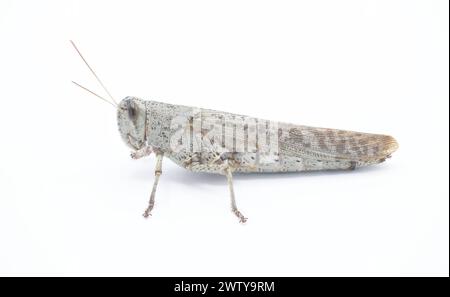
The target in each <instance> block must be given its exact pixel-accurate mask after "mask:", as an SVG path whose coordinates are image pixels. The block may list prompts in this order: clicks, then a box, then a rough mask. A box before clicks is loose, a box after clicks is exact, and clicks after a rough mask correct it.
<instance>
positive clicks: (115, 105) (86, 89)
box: [72, 81, 117, 108]
mask: <svg viewBox="0 0 450 297" xmlns="http://www.w3.org/2000/svg"><path fill="white" fill-rule="evenodd" d="M72 82H73V83H74V84H75V85H77V86H79V87H80V88H82V89H83V90H85V91H88V92H89V93H91V94H92V95H94V96H97V97H98V98H100V99H102V100H103V101H105V102H108V103H109V104H111V105H112V106H114V107H115V108H116V107H117V104H113V103H112V102H110V101H109V100H106V99H105V98H103V97H102V96H100V95H98V94H96V93H94V92H92V91H91V90H89V89H88V88H86V87H83V86H82V85H80V84H79V83H77V82H74V81H72Z"/></svg>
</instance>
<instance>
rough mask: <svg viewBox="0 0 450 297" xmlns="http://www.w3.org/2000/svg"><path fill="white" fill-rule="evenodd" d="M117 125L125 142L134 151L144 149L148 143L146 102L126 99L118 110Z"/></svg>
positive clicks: (137, 99)
mask: <svg viewBox="0 0 450 297" xmlns="http://www.w3.org/2000/svg"><path fill="white" fill-rule="evenodd" d="M117 123H118V125H119V132H120V135H121V136H122V139H123V141H124V142H125V143H126V144H127V145H128V146H129V147H131V148H132V149H134V150H138V149H140V148H142V147H143V146H144V145H145V144H146V141H147V135H146V123H147V109H146V107H145V102H144V100H141V99H139V98H136V97H125V98H124V99H122V101H121V102H120V103H119V106H118V108H117Z"/></svg>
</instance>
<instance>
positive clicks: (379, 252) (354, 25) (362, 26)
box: [0, 0, 449, 276]
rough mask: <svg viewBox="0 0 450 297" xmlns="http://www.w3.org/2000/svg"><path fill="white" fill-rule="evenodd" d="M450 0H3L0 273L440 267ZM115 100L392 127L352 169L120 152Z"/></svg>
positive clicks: (445, 220) (345, 271)
mask: <svg viewBox="0 0 450 297" xmlns="http://www.w3.org/2000/svg"><path fill="white" fill-rule="evenodd" d="M448 22H449V15H448V1H444V0H442V1H409V0H408V1H359V0H358V1H279V0H277V1H242V0H239V1H206V0H205V1H130V0H127V1H85V2H82V1H12V0H6V1H5V0H1V1H0V104H1V105H0V106H1V109H0V110H1V116H0V129H1V130H0V137H1V146H0V151H1V154H0V162H1V163H0V241H1V242H0V274H1V275H148V276H170V275H178V276H188V275H189V276H196V275H211V276H220V275H235V276H250V275H256V276H271V275H277V276H291V275H295V276H315V275H318V276H330V275H339V276H342V275H357V276H369V275H371V276H373V275H375V276H419V275H426V276H431V275H434V276H436V275H437V276H445V275H447V276H448V273H449V203H448V201H449V200H448V194H449V193H448V189H449V183H448V175H449V167H448V164H449V163H448V162H449V160H448V154H449V146H448V143H449V142H448V140H449V139H448V132H449V131H448V124H449V118H448V117H449V114H448V107H449V106H448V105H449V85H448V79H449V68H448V67H449V59H448V58H449V56H448V54H449V47H448V42H449V39H448V33H449V32H448ZM69 39H74V40H75V41H76V42H77V44H78V46H79V48H80V49H81V50H82V51H83V52H84V54H85V56H86V58H87V59H88V60H89V61H90V62H91V64H92V66H93V67H94V68H95V69H96V70H97V72H98V74H99V75H100V77H101V78H102V79H103V81H104V82H105V84H106V85H107V86H109V88H110V90H111V92H112V93H113V95H114V96H115V97H116V98H118V99H120V98H123V97H125V96H127V95H135V96H139V97H142V98H144V99H155V100H161V101H165V102H168V103H176V104H184V105H192V106H199V107H205V108H212V109H218V110H224V111H230V112H234V113H241V114H247V115H252V116H256V117H261V118H268V119H273V120H280V121H286V122H293V123H297V124H304V125H312V126H321V127H330V128H342V129H350V130H357V131H363V132H374V133H383V134H390V135H393V136H395V137H396V139H397V140H398V142H399V144H400V148H399V150H398V151H397V152H396V153H395V154H394V155H393V157H392V159H389V160H388V161H387V162H385V163H383V164H381V165H378V166H375V167H372V168H367V169H362V170H356V171H354V172H325V173H304V174H303V173H300V174H278V175H277V174H275V175H251V176H237V177H236V178H235V191H236V195H237V202H238V206H239V208H240V209H241V211H242V212H243V213H244V214H245V215H246V216H248V217H249V221H248V223H247V224H246V225H244V226H242V225H240V224H239V223H238V221H237V219H236V218H235V217H234V216H233V215H232V214H231V212H230V210H229V194H228V189H227V186H226V180H225V178H224V177H223V176H209V175H207V174H193V173H190V172H188V171H186V170H184V169H182V168H178V167H176V166H175V165H174V164H172V163H171V162H170V161H169V160H166V161H165V162H164V164H163V175H162V177H161V181H160V185H159V188H158V191H157V196H156V199H157V200H156V203H157V204H156V207H155V209H154V213H153V217H152V218H150V219H148V220H145V219H143V218H142V216H141V215H142V213H143V210H144V209H145V207H146V205H147V200H148V196H149V193H150V189H151V186H152V183H153V167H154V163H155V159H154V157H153V156H152V157H151V158H146V159H142V160H138V161H134V160H131V159H130V158H129V150H128V149H127V147H126V146H125V145H124V144H123V143H122V141H121V139H120V137H119V134H118V131H117V124H116V114H115V111H114V110H113V109H112V108H111V106H108V105H107V104H105V103H104V102H102V101H100V100H98V99H97V98H95V97H93V96H91V95H89V94H88V93H86V92H84V91H83V90H81V89H79V88H77V87H75V86H74V85H72V84H71V83H70V81H71V80H76V81H78V82H80V83H82V84H84V85H86V86H87V87H89V88H91V89H93V90H95V91H97V92H99V93H101V94H104V93H103V92H102V90H101V89H100V87H99V86H98V85H97V84H96V82H95V81H94V79H93V77H92V76H91V75H90V73H89V72H88V70H87V68H86V67H85V66H84V65H83V64H82V62H81V60H80V59H79V57H78V56H77V55H76V53H75V52H74V50H73V48H71V46H70V44H69Z"/></svg>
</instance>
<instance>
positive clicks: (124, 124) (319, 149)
mask: <svg viewBox="0 0 450 297" xmlns="http://www.w3.org/2000/svg"><path fill="white" fill-rule="evenodd" d="M71 43H72V45H73V47H74V48H75V50H76V51H77V52H78V54H79V55H80V57H81V58H82V60H83V61H84V62H85V64H86V66H87V67H88V68H89V70H90V71H91V72H92V74H93V75H94V77H95V78H96V79H97V81H98V82H99V84H100V85H101V87H102V88H103V89H104V90H105V91H106V93H107V94H108V96H109V98H110V99H111V100H108V99H106V98H104V97H102V96H100V95H98V94H96V93H94V92H92V91H90V90H88V89H87V88H85V87H83V86H81V85H80V84H78V83H76V82H73V83H75V84H76V85H77V86H79V87H81V88H83V89H85V90H86V91H88V92H90V93H92V94H93V95H95V96H97V97H98V98H100V99H102V100H104V101H106V102H108V103H109V104H111V105H112V106H114V108H116V110H117V123H118V126H119V132H120V135H121V138H122V140H123V141H124V142H125V144H126V145H127V146H128V147H130V148H131V149H132V150H133V152H132V153H131V157H132V158H133V159H139V158H143V157H146V156H149V155H150V154H152V153H154V154H155V155H156V166H155V179H154V183H153V188H152V192H151V194H150V200H149V203H148V207H147V209H146V210H145V212H144V217H145V218H147V217H149V216H150V215H151V212H152V210H153V207H154V205H155V194H156V188H157V186H158V181H159V178H160V176H161V174H162V162H163V158H164V157H167V158H169V159H170V160H172V161H173V162H174V163H176V164H177V165H179V166H181V167H183V168H185V169H188V170H191V171H194V172H207V173H213V174H223V175H224V176H226V178H227V181H228V187H229V192H230V200H231V210H232V212H233V213H234V214H235V215H236V216H237V217H238V219H239V221H240V222H241V223H245V222H246V221H247V218H246V217H245V216H244V215H243V214H242V213H241V212H240V211H239V210H238V207H237V205H236V199H235V194H234V188H233V173H235V172H242V173H253V172H299V171H312V170H354V169H356V168H358V167H363V166H368V165H373V164H378V163H381V162H383V161H385V160H386V159H387V158H389V157H390V156H391V154H392V153H393V152H394V151H396V149H397V148H398V144H397V142H396V140H395V139H394V138H393V137H391V136H388V135H381V134H369V133H361V132H353V131H345V130H337V129H327V128H315V127H308V126H301V125H294V124H289V123H280V122H275V121H269V120H263V119H257V118H253V117H249V116H244V115H237V114H232V113H228V112H222V111H215V110H209V109H201V108H194V107H189V106H183V105H174V104H167V103H163V102H157V101H145V100H142V99H140V98H137V97H126V98H124V99H122V101H120V102H119V103H118V102H117V101H116V100H115V99H114V98H113V97H112V96H111V94H110V93H109V91H108V90H107V89H106V87H105V86H104V84H103V83H102V82H101V80H100V79H99V78H98V76H97V75H96V73H95V72H94V71H93V69H92V68H91V67H90V66H89V64H88V63H87V61H86V60H85V58H84V57H83V56H82V54H81V52H80V51H79V50H78V48H77V47H76V45H75V44H74V43H73V42H72V41H71Z"/></svg>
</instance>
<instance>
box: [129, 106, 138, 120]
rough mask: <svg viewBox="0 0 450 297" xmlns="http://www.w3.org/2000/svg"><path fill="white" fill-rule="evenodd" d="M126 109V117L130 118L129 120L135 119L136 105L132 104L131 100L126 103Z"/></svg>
mask: <svg viewBox="0 0 450 297" xmlns="http://www.w3.org/2000/svg"><path fill="white" fill-rule="evenodd" d="M127 111H128V117H129V118H130V120H132V121H135V120H136V115H137V111H136V105H135V104H134V102H133V101H129V102H128V104H127Z"/></svg>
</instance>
